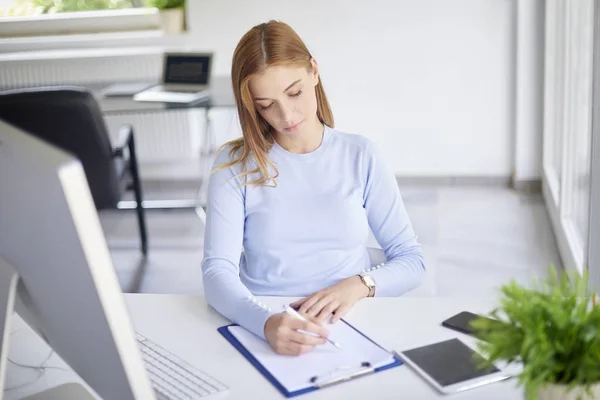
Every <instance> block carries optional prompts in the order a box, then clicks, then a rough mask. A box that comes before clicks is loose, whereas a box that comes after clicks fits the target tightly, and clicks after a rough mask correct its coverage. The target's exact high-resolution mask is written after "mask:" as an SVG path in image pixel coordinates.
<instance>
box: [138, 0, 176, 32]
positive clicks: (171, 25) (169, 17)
mask: <svg viewBox="0 0 600 400" xmlns="http://www.w3.org/2000/svg"><path fill="white" fill-rule="evenodd" d="M147 5H148V7H154V8H157V9H158V10H159V12H160V18H161V24H162V27H163V31H164V32H165V33H169V34H173V33H180V32H182V31H183V29H184V20H185V18H184V17H185V15H184V14H185V13H184V6H185V0H147Z"/></svg>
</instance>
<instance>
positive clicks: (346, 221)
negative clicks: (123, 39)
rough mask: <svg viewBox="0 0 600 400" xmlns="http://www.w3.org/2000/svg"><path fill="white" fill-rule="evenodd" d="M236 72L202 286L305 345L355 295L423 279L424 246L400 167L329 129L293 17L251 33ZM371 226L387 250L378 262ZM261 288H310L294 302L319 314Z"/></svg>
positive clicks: (283, 340) (290, 291) (289, 292)
mask: <svg viewBox="0 0 600 400" xmlns="http://www.w3.org/2000/svg"><path fill="white" fill-rule="evenodd" d="M232 81H233V90H234V93H235V98H236V104H237V109H238V113H239V119H240V123H241V127H242V132H243V137H242V138H239V139H236V140H234V141H232V142H230V143H227V144H226V145H225V146H224V148H223V149H222V151H220V152H219V154H218V155H217V158H216V160H215V170H214V171H213V174H212V175H211V178H210V182H209V189H208V204H207V221H206V230H205V247H204V251H205V255H204V260H203V262H202V271H203V280H204V288H205V289H204V290H205V296H206V299H207V301H208V303H209V304H211V305H212V306H213V307H214V308H215V309H216V310H217V311H218V312H220V313H221V314H222V315H224V316H225V317H227V318H228V319H230V320H232V321H234V322H236V323H238V324H240V325H241V326H243V327H245V328H246V329H248V330H250V331H251V332H253V333H255V334H256V335H258V336H260V337H262V338H265V339H266V340H268V342H269V343H270V344H271V346H272V347H273V348H274V349H275V351H277V352H278V353H280V354H295V355H298V354H301V353H303V352H305V351H308V350H310V349H312V348H313V347H314V346H316V345H319V344H323V343H324V342H325V340H324V338H325V337H326V336H327V331H326V330H325V328H324V327H323V326H322V323H323V322H324V321H326V320H329V319H331V322H335V321H337V320H338V319H339V318H341V317H342V316H344V315H345V314H346V313H347V312H348V310H349V309H350V308H351V307H352V306H353V305H354V304H355V303H356V302H357V301H358V300H359V299H362V298H364V297H369V296H400V295H402V294H403V293H405V292H407V291H409V290H411V289H413V288H415V287H417V286H418V285H419V284H420V282H421V280H422V277H423V275H424V264H423V254H422V251H421V247H420V245H419V243H418V242H417V237H416V236H415V233H414V232H413V228H412V226H411V223H410V221H409V218H408V216H407V214H406V211H405V208H404V205H403V202H402V199H401V196H400V192H399V189H398V185H397V183H396V180H395V178H394V176H393V174H391V173H390V171H388V170H387V169H386V168H385V166H384V165H383V162H382V159H381V157H380V156H379V155H378V153H377V150H376V148H375V146H374V145H373V143H372V142H371V141H370V140H368V139H367V138H365V137H362V136H359V135H356V134H349V133H342V132H339V131H336V130H334V129H333V116H332V113H331V109H330V108H329V104H328V102H327V98H326V96H325V91H324V89H323V84H322V82H321V79H320V76H319V68H318V65H317V62H316V61H315V59H314V58H313V57H312V56H311V54H310V53H309V51H308V49H307V48H306V46H305V45H304V43H303V42H302V40H301V39H300V38H299V37H298V35H297V34H296V33H295V32H294V31H293V30H292V29H291V28H290V27H289V26H288V25H286V24H284V23H281V22H276V21H270V22H268V23H264V24H261V25H257V26H255V27H253V28H252V29H251V30H250V31H248V32H247V33H246V34H245V35H244V36H243V37H242V39H241V40H240V42H239V44H238V45H237V47H236V49H235V52H234V55H233V66H232ZM369 227H370V228H371V230H372V231H373V233H374V235H375V237H376V238H377V240H378V242H379V243H380V245H381V246H382V247H383V249H384V250H385V253H386V256H387V260H388V261H387V262H386V263H385V264H383V265H381V266H380V267H378V268H376V269H374V270H372V268H370V261H369V256H368V253H367V247H366V242H367V240H368V236H369ZM242 248H243V250H244V251H243V254H242ZM259 295H274V296H303V298H302V299H300V300H299V301H297V302H295V303H292V306H293V307H295V308H298V309H299V311H300V313H301V314H304V315H306V316H309V317H310V318H309V320H311V321H312V322H308V323H304V322H301V321H299V320H297V319H294V318H293V317H291V316H289V315H288V314H286V313H282V312H281V310H271V309H269V308H267V307H265V306H263V305H261V304H260V303H259V302H257V301H256V299H255V298H254V296H259ZM301 329H303V330H305V331H309V332H312V333H316V334H317V335H319V336H320V337H315V336H313V335H309V334H306V333H301V332H298V330H301Z"/></svg>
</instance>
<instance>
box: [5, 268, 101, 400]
mask: <svg viewBox="0 0 600 400" xmlns="http://www.w3.org/2000/svg"><path fill="white" fill-rule="evenodd" d="M18 282H19V274H17V271H15V269H14V268H13V267H11V266H10V265H9V264H8V262H7V261H6V260H4V258H2V257H0V397H2V393H4V380H5V379H6V364H7V362H8V348H9V347H8V344H9V339H10V333H11V332H10V331H11V329H10V327H11V321H12V313H13V311H14V309H15V299H16V295H17V283H18ZM86 395H87V397H86ZM28 399H31V400H34V399H40V400H41V399H47V400H53V399H64V400H75V399H83V400H85V399H94V397H93V396H92V395H91V394H90V392H88V391H87V390H86V389H85V388H84V387H83V385H80V384H78V383H69V384H65V385H60V386H58V387H56V388H51V389H48V390H46V391H43V392H41V393H38V394H36V395H34V397H28Z"/></svg>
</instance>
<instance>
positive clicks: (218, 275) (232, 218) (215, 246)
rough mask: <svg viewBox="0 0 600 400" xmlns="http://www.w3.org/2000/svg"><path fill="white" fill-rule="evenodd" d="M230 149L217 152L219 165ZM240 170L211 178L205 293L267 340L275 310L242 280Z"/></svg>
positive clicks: (220, 309)
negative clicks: (266, 304)
mask: <svg viewBox="0 0 600 400" xmlns="http://www.w3.org/2000/svg"><path fill="white" fill-rule="evenodd" d="M228 151H229V148H226V149H224V150H223V151H222V152H220V153H219V154H218V155H217V157H216V160H215V164H214V166H215V167H216V166H218V165H220V164H222V163H224V162H227V161H228V160H229V157H228V154H227V153H228ZM238 166H239V164H238ZM240 171H241V168H236V167H235V166H234V167H229V168H225V169H221V170H219V171H216V172H214V173H213V174H212V175H211V177H210V180H209V184H208V196H207V197H208V198H207V205H206V226H205V232H204V257H203V260H202V276H203V285H204V296H205V298H206V301H207V302H208V304H210V305H211V306H212V307H213V308H215V309H216V310H217V311H218V312H219V313H221V314H222V315H223V316H224V317H226V318H228V319H229V320H231V321H232V322H235V323H237V324H239V325H240V326H242V327H244V328H246V329H247V330H249V331H250V332H252V333H254V334H255V335H257V336H259V337H261V338H263V339H264V338H265V335H264V325H265V322H266V321H267V319H268V318H269V317H270V316H271V315H273V314H275V313H274V312H273V311H272V310H270V309H269V308H268V307H266V306H264V305H262V304H260V303H259V302H258V301H257V300H256V299H255V298H254V296H253V295H252V293H251V292H250V291H249V290H248V288H247V287H246V286H244V284H243V283H242V281H241V279H240V270H239V262H240V257H241V252H242V247H243V238H244V221H245V205H244V204H245V201H244V196H245V187H244V186H242V182H241V179H240V178H238V177H236V175H237V174H238V173H239V172H240Z"/></svg>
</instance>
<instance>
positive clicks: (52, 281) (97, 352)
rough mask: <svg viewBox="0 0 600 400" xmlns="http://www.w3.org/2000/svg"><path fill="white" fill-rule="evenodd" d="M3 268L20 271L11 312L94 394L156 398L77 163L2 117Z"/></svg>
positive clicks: (0, 230) (6, 297) (0, 222)
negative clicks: (85, 383)
mask: <svg viewBox="0 0 600 400" xmlns="http://www.w3.org/2000/svg"><path fill="white" fill-rule="evenodd" d="M32 118H34V116H32ZM0 269H3V271H4V273H5V275H1V274H0V277H2V276H10V271H14V272H16V274H18V285H17V290H16V291H17V298H16V301H15V308H16V312H17V313H18V314H19V315H20V316H21V317H22V318H23V319H24V320H25V321H26V322H27V323H28V324H29V325H30V326H31V327H32V328H33V329H34V330H35V331H36V332H37V333H38V334H39V335H40V337H42V338H44V340H45V341H46V342H47V343H48V344H49V345H50V347H52V348H53V349H54V351H56V353H58V354H59V355H60V357H62V359H63V360H64V361H65V362H67V363H68V364H69V365H70V366H71V368H73V369H74V370H75V371H76V372H77V373H78V374H79V376H80V377H81V378H82V379H83V380H84V381H85V382H87V384H88V385H89V386H90V387H91V388H92V389H93V390H94V391H95V392H96V394H97V395H98V396H100V397H101V398H104V399H120V400H128V399H138V400H139V399H143V400H146V399H155V398H156V397H155V392H154V390H153V388H152V384H151V382H150V379H149V377H148V375H147V372H146V367H145V364H144V361H143V359H142V357H141V353H140V349H139V346H138V343H137V341H136V336H135V332H134V330H133V327H132V323H131V322H130V318H129V314H128V311H127V308H126V304H125V301H124V298H123V294H122V291H121V288H120V286H119V282H118V279H117V276H116V272H115V270H114V268H113V264H112V260H111V256H110V253H109V250H108V246H107V244H106V241H105V238H104V234H103V231H102V228H101V225H100V221H99V218H98V214H97V212H96V209H95V206H94V202H93V200H92V196H91V194H90V190H89V187H88V183H87V180H86V176H85V173H84V170H83V167H82V165H81V163H80V162H79V161H78V160H77V159H76V158H75V157H73V156H72V155H70V154H67V153H65V152H63V151H61V150H59V149H57V148H55V147H53V146H51V145H49V144H47V143H46V142H43V141H41V140H40V139H37V138H36V137H34V136H31V135H29V134H27V133H25V132H23V131H22V130H19V129H17V128H15V127H13V126H11V125H9V124H6V123H4V122H3V121H0ZM3 283H4V284H3V285H0V290H1V289H2V288H4V290H5V291H6V288H8V287H10V286H11V285H7V284H6V283H7V282H3ZM0 296H1V298H2V300H0V305H2V304H4V305H5V306H6V307H8V308H10V306H11V304H10V303H11V302H10V301H7V300H9V299H10V296H9V295H8V293H6V292H5V293H0ZM2 312H3V310H0V317H3V315H2ZM11 314H12V312H11V310H8V317H7V318H5V319H4V318H3V319H2V321H0V340H1V338H4V339H6V338H7V337H8V334H6V332H4V333H5V334H4V335H3V332H2V331H1V328H2V327H3V326H5V325H6V324H5V322H6V321H8V320H9V319H10V317H11ZM2 347H4V350H6V347H7V346H6V340H3V342H2ZM2 347H0V350H2ZM2 354H4V356H2V355H0V358H2V357H6V351H2ZM5 361H6V360H4V363H3V362H2V361H1V360H0V374H3V373H5V366H6V362H5ZM3 367H4V368H3ZM3 369H4V370H3ZM1 384H2V380H1V379H0V386H1ZM1 389H2V388H1V387H0V393H1Z"/></svg>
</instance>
